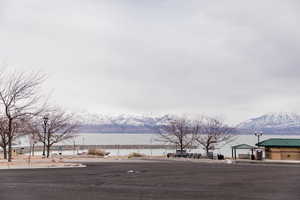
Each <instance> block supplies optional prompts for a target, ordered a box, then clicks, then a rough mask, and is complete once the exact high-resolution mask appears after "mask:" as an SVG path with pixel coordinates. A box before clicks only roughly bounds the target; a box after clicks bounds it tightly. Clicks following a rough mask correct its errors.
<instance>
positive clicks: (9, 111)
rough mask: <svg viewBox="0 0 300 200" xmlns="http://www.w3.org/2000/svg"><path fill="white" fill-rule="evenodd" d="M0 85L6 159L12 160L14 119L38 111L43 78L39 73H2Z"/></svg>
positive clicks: (19, 118) (16, 119) (14, 130)
mask: <svg viewBox="0 0 300 200" xmlns="http://www.w3.org/2000/svg"><path fill="white" fill-rule="evenodd" d="M1 79H2V82H1V85H0V102H1V103H2V105H3V109H4V114H5V118H6V120H7V123H8V126H7V127H8V131H7V141H8V144H7V145H8V161H9V162H11V160H12V142H13V139H14V137H15V134H16V129H15V128H14V123H15V121H18V120H21V119H23V118H28V117H30V116H34V115H36V114H37V113H38V112H39V109H37V104H38V101H39V96H38V95H37V94H38V89H39V87H38V86H40V84H41V83H42V82H43V80H44V76H42V75H40V74H39V73H32V74H26V73H17V72H15V73H11V74H2V77H1Z"/></svg>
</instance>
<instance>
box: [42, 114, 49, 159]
mask: <svg viewBox="0 0 300 200" xmlns="http://www.w3.org/2000/svg"><path fill="white" fill-rule="evenodd" d="M43 120H44V138H43V140H44V142H43V143H44V146H43V157H45V156H46V154H45V151H46V135H47V125H48V121H49V117H48V116H47V115H45V116H44V117H43Z"/></svg>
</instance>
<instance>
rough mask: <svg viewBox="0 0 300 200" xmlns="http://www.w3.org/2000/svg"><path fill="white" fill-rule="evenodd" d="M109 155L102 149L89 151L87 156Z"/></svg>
mask: <svg viewBox="0 0 300 200" xmlns="http://www.w3.org/2000/svg"><path fill="white" fill-rule="evenodd" d="M108 154H109V153H108V152H106V151H105V150H102V149H89V151H88V155H94V156H103V157H104V156H106V155H108Z"/></svg>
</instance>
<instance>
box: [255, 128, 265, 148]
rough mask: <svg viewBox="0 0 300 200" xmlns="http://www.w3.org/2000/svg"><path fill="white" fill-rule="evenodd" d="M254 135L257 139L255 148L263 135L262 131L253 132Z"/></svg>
mask: <svg viewBox="0 0 300 200" xmlns="http://www.w3.org/2000/svg"><path fill="white" fill-rule="evenodd" d="M254 135H255V136H256V137H257V146H258V145H259V142H260V137H261V136H262V135H263V132H262V131H259V132H257V131H255V133H254Z"/></svg>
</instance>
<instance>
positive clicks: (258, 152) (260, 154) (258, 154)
mask: <svg viewBox="0 0 300 200" xmlns="http://www.w3.org/2000/svg"><path fill="white" fill-rule="evenodd" d="M262 159H263V151H262V150H257V151H256V160H262Z"/></svg>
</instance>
